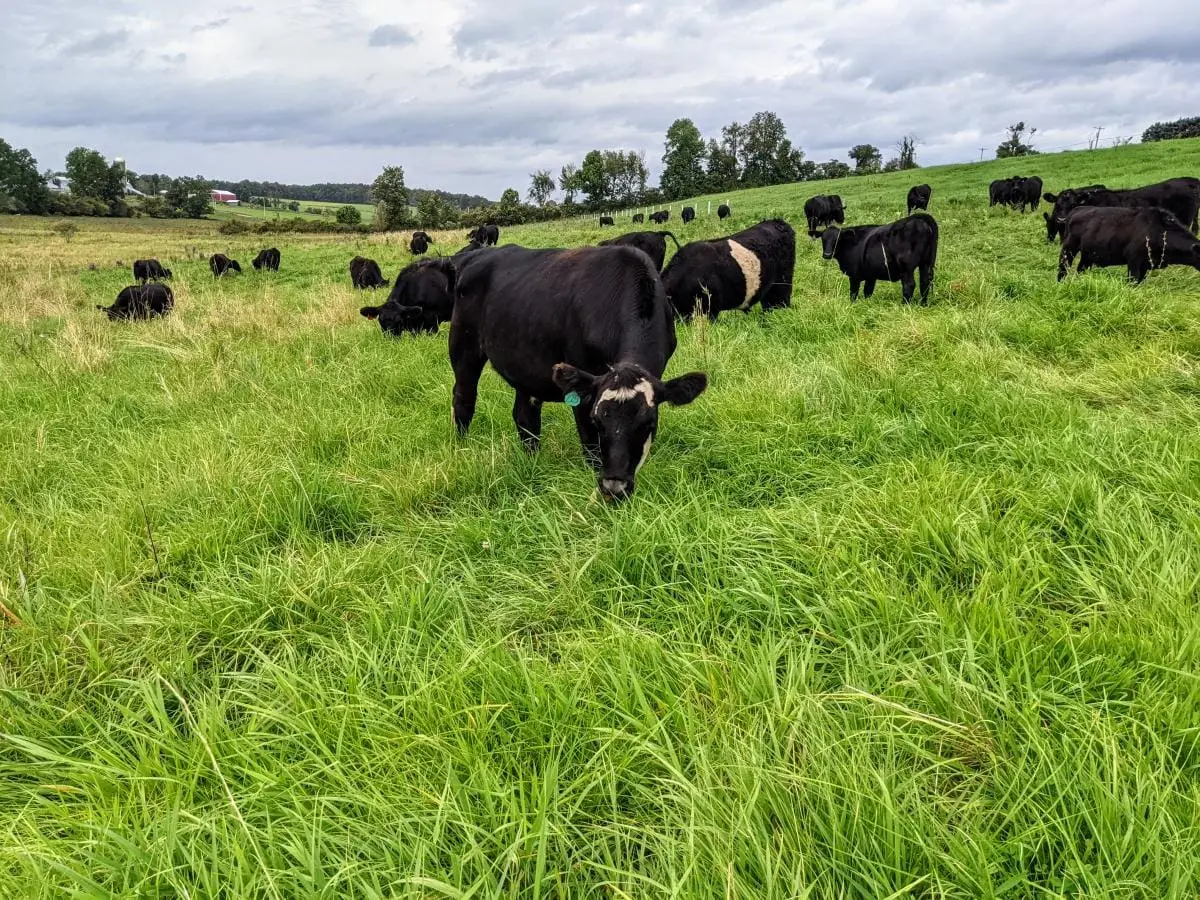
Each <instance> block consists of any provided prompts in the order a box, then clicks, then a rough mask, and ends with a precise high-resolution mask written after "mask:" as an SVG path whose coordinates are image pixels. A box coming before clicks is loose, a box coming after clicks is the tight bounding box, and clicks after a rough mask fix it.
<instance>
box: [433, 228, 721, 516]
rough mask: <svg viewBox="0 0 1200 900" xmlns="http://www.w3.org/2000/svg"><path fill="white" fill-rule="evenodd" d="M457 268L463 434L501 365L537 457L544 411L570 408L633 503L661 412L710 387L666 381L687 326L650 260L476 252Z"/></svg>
mask: <svg viewBox="0 0 1200 900" xmlns="http://www.w3.org/2000/svg"><path fill="white" fill-rule="evenodd" d="M456 268H457V279H456V282H455V299H454V317H453V319H452V320H451V323H450V364H451V366H452V367H453V368H454V406H453V417H454V424H455V426H456V427H457V429H458V433H459V434H460V435H465V434H466V433H467V430H468V429H469V428H470V426H471V420H472V418H473V417H474V415H475V401H476V396H477V392H478V385H479V377H480V375H481V374H482V372H483V367H484V365H485V364H487V363H488V362H489V361H490V362H491V364H492V366H493V367H494V368H495V369H496V371H497V372H498V373H499V374H500V377H501V378H503V379H504V380H505V381H507V382H508V383H509V384H510V385H512V387H513V388H514V389H515V390H516V400H515V403H514V404H513V420H514V421H515V422H516V425H517V433H518V434H519V435H520V437H521V440H522V441H523V443H524V444H525V447H526V449H527V450H529V451H530V452H532V451H535V450H537V448H538V446H539V444H540V440H541V430H542V404H543V403H545V402H551V403H558V402H562V403H566V404H567V405H568V406H570V407H571V408H572V411H573V412H574V414H575V427H576V430H577V431H578V432H579V440H580V443H582V444H583V448H584V452H585V454H586V456H587V458H588V459H589V460H590V461H591V462H592V464H593V465H594V466H595V467H596V468H597V470H598V476H597V480H598V483H599V485H598V486H599V489H600V493H601V494H602V495H603V496H604V497H606V498H607V499H610V500H623V499H625V498H628V497H630V496H631V495H632V494H633V492H634V488H635V487H636V483H637V472H638V469H640V468H641V466H642V464H643V463H644V462H645V461H646V458H647V457H648V456H649V455H650V445H651V443H652V442H653V440H654V436H655V434H656V432H657V430H658V416H659V410H660V409H661V408H662V407H663V406H664V405H667V404H673V405H676V406H679V405H683V404H686V403H691V402H692V401H693V400H695V399H696V397H698V396H699V395H700V394H701V393H703V391H704V389H705V387H706V386H707V384H708V381H707V378H706V377H705V376H704V374H703V373H701V372H693V373H691V374H688V375H683V376H681V377H679V378H674V379H672V380H670V381H666V382H664V381H662V380H661V379H662V374H663V372H664V371H665V369H666V367H667V362H668V360H670V358H671V355H672V354H673V353H674V352H675V328H674V325H673V323H672V321H671V312H670V308H669V306H668V305H667V302H666V297H665V296H664V295H663V288H662V282H661V281H660V280H659V278H658V273H657V272H656V271H655V270H654V268H653V266H652V264H651V262H650V260H649V259H648V258H647V257H646V255H645V254H644V253H641V252H639V251H637V250H634V249H633V248H631V247H578V248H575V249H572V250H526V249H525V248H523V247H515V246H508V247H502V248H500V249H499V250H489V251H487V252H486V253H475V254H470V255H468V256H466V257H464V258H463V259H462V261H461V263H457V264H456Z"/></svg>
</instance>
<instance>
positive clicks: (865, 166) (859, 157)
mask: <svg viewBox="0 0 1200 900" xmlns="http://www.w3.org/2000/svg"><path fill="white" fill-rule="evenodd" d="M848 155H849V157H850V158H851V159H852V160H854V174H855V175H873V174H875V173H876V172H878V171H879V170H880V168H881V167H882V165H883V154H882V153H880V152H879V148H878V147H876V146H874V145H872V144H858V145H856V146H854V147H851V148H850V153H849V154H848Z"/></svg>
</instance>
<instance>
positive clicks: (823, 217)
mask: <svg viewBox="0 0 1200 900" xmlns="http://www.w3.org/2000/svg"><path fill="white" fill-rule="evenodd" d="M804 218H805V219H807V220H808V236H809V237H810V238H815V237H816V236H817V229H818V228H822V227H825V226H827V225H841V224H842V223H843V222H845V221H846V207H845V206H844V205H843V204H842V198H841V197H839V196H838V195H837V194H820V195H818V196H816V197H811V198H809V200H808V202H806V203H805V204H804Z"/></svg>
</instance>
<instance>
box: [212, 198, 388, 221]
mask: <svg viewBox="0 0 1200 900" xmlns="http://www.w3.org/2000/svg"><path fill="white" fill-rule="evenodd" d="M283 202H284V203H285V204H286V203H289V202H291V201H289V200H284V201H283ZM296 202H297V203H299V204H300V212H292V211H291V210H290V209H287V208H281V209H263V208H262V207H261V206H251V205H249V204H248V203H241V204H239V205H237V206H229V205H228V204H225V203H214V204H213V210H212V213H211V217H212V218H214V219H219V220H224V219H276V218H278V219H293V218H297V217H298V218H301V219H315V220H320V221H323V222H333V221H335V220H334V214H335V213H336V212H337V210H338V209H340V208H341V207H343V206H353V207H354V208H355V209H357V210H358V212H359V215H361V216H362V221H363V222H364V223H365V224H370V223H371V222H373V221H375V207H374V206H373V205H371V204H370V203H327V202H325V201H323V200H297V201H296ZM309 209H328V210H332V211H333V212H331V213H328V214H325V215H320V214H316V213H311V212H308V210H309Z"/></svg>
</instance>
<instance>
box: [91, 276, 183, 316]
mask: <svg viewBox="0 0 1200 900" xmlns="http://www.w3.org/2000/svg"><path fill="white" fill-rule="evenodd" d="M174 308H175V295H174V294H173V293H171V289H170V288H169V287H167V286H166V285H165V284H133V285H130V286H129V287H127V288H125V289H124V290H123V291H121V293H119V294H117V299H116V301H115V302H114V303H113V305H112V306H97V307H96V309H99V310H102V311H103V312H104V313H105V314H106V315H107V316H108V318H109V320H110V321H112V322H128V321H131V320H133V319H154V318H157V317H159V316H165V315H166V314H167V313H169V312H170V311H171V310H172V309H174Z"/></svg>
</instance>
